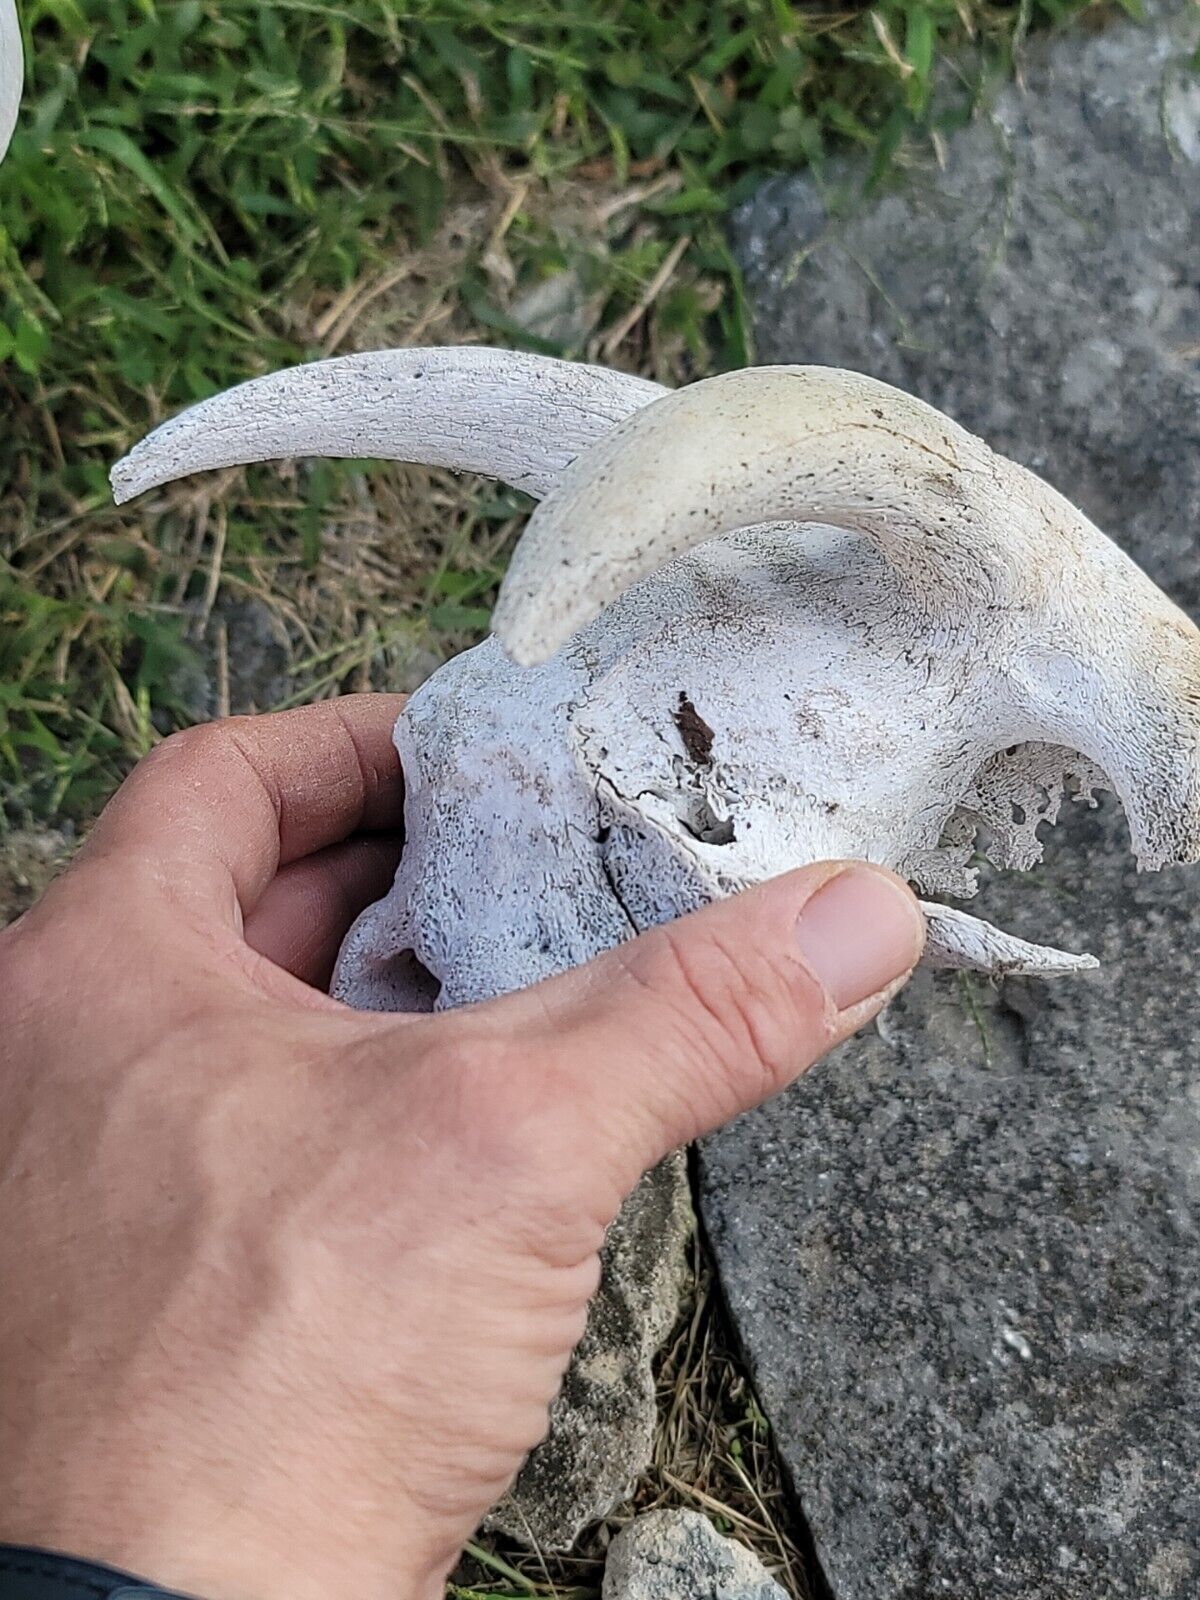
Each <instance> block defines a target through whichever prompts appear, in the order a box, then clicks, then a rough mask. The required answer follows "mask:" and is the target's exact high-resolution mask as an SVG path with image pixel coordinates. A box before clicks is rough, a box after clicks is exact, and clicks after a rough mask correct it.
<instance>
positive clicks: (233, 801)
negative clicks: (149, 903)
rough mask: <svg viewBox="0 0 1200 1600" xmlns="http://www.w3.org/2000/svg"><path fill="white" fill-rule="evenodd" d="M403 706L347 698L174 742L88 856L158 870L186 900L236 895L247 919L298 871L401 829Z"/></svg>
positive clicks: (132, 784)
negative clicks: (359, 838) (397, 735)
mask: <svg viewBox="0 0 1200 1600" xmlns="http://www.w3.org/2000/svg"><path fill="white" fill-rule="evenodd" d="M404 701H405V696H403V695H393V694H356V695H346V696H343V697H342V698H341V699H338V700H325V701H322V702H321V703H320V704H318V705H312V706H303V707H301V708H300V709H298V710H296V711H279V712H275V713H273V714H271V715H268V716H261V717H229V718H226V719H224V720H222V721H220V722H207V723H203V724H201V725H200V726H199V727H196V728H189V729H187V730H185V731H184V732H183V733H177V734H174V735H172V737H171V738H169V739H165V740H164V741H163V743H162V744H161V745H159V746H158V748H157V749H156V750H154V751H153V752H152V753H151V754H150V755H149V756H147V757H146V758H145V760H144V761H142V762H140V763H139V765H138V766H136V767H135V768H134V770H133V772H132V773H131V774H130V775H129V777H128V778H127V779H126V780H125V782H124V784H123V785H122V786H121V788H120V789H119V790H118V791H117V793H116V795H115V796H114V798H113V799H112V800H111V801H110V803H109V805H108V807H107V809H106V810H105V811H104V813H103V815H102V816H101V817H100V820H99V822H97V824H96V826H95V828H94V829H93V831H92V836H91V839H90V840H89V842H88V847H87V853H88V854H89V855H90V856H92V857H97V856H105V857H124V858H126V859H128V860H130V861H134V860H139V861H143V862H146V861H149V862H151V863H152V864H154V865H156V866H159V867H161V868H162V870H164V872H166V873H168V874H169V875H170V877H171V880H172V882H173V884H174V886H175V887H176V888H181V889H184V890H185V891H192V892H199V893H201V894H204V895H206V896H208V897H210V898H211V897H213V896H216V897H217V898H219V899H220V900H222V901H223V902H225V903H226V905H229V903H230V899H231V894H232V897H235V898H236V903H237V905H238V906H239V907H240V909H241V912H242V915H243V916H245V915H246V914H248V913H249V912H250V911H251V910H253V908H254V906H255V905H256V904H257V903H258V900H259V899H260V897H261V896H262V893H263V891H264V890H265V889H266V887H267V885H268V884H269V883H270V882H271V880H272V878H274V876H275V874H276V872H277V871H278V870H279V868H280V867H281V866H285V865H286V864H287V863H288V862H289V861H295V860H297V859H298V858H299V857H301V856H306V855H311V854H312V852H313V851H315V850H321V849H324V848H325V847H326V846H327V845H331V844H337V843H338V841H339V840H341V839H345V838H346V837H347V836H348V835H349V834H351V833H356V832H359V831H360V830H364V829H365V830H375V829H383V828H386V829H398V828H399V827H400V826H401V824H402V820H403V808H404V781H403V774H402V772H401V770H400V758H399V756H398V755H397V754H396V749H395V746H394V745H393V743H392V730H393V728H394V727H395V723H396V718H397V717H398V716H399V714H400V711H401V708H402V707H403V705H404ZM230 909H232V907H231V906H230Z"/></svg>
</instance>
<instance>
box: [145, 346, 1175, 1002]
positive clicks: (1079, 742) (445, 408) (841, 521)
mask: <svg viewBox="0 0 1200 1600" xmlns="http://www.w3.org/2000/svg"><path fill="white" fill-rule="evenodd" d="M303 454H309V455H343V456H380V457H388V458H392V459H396V460H403V461H413V462H423V463H427V464H434V465H440V466H449V467H456V468H461V469H466V470H472V471H477V472H483V473H487V474H489V475H491V476H494V477H497V478H502V479H504V480H505V481H506V482H508V483H510V484H513V485H514V486H516V487H518V488H521V489H525V490H528V491H529V492H530V493H531V494H533V495H534V496H535V497H538V498H541V500H542V504H541V505H540V506H539V507H538V508H537V510H536V511H535V513H534V515H533V517H532V519H531V521H530V523H529V526H528V528H527V530H526V532H525V535H524V537H523V539H522V541H521V543H520V546H519V548H518V550H517V552H516V554H515V556H514V558H513V562H512V565H511V568H510V570H509V573H508V577H507V579H506V581H505V584H504V587H503V590H502V594H501V598H500V602H499V604H498V606H497V609H496V615H495V628H496V637H495V638H492V639H489V640H488V641H487V642H486V643H484V644H482V645H480V646H479V647H478V648H476V649H474V650H470V651H468V652H466V653H465V654H464V655H461V656H459V657H458V658H457V659H456V660H453V661H451V662H449V663H447V664H446V665H445V666H444V667H442V668H441V669H440V670H439V671H438V672H436V673H435V674H434V675H433V677H432V678H430V679H429V681H428V682H427V683H426V684H425V685H424V686H423V687H422V688H421V689H420V690H419V691H418V692H417V693H416V694H415V695H414V696H413V698H412V700H411V701H410V703H409V705H408V707H407V709H406V711H405V712H404V714H403V716H402V717H401V718H400V722H399V724H398V726H397V730H396V741H397V745H398V748H399V750H400V754H401V757H402V759H403V763H404V769H405V773H406V780H407V785H408V795H407V805H406V827H407V844H406V848H405V854H404V860H403V862H402V864H401V867H400V870H399V873H398V875H397V878H396V882H395V885H394V887H393V889H392V891H391V893H390V894H389V895H388V896H387V897H386V899H384V900H382V901H381V902H379V904H377V905H376V906H374V907H372V908H371V909H369V910H368V911H367V912H366V913H365V914H364V915H363V916H362V917H361V918H360V920H359V921H358V923H357V924H356V926H355V928H354V929H353V931H352V932H351V934H350V935H349V937H348V939H347V941H346V944H345V947H344V949H343V952H342V956H341V960H340V962H339V967H338V973H337V976H336V979H335V992H337V993H339V994H340V995H341V996H342V997H343V998H345V999H346V1000H348V1001H349V1002H350V1003H352V1004H354V1005H358V1006H364V1007H373V1008H378V1009H428V1008H429V1007H431V1006H433V1005H434V1004H437V1005H438V1006H445V1005H457V1004H462V1003H464V1002H467V1001H471V1000H476V999H480V998H483V997H485V996H488V995H491V994H493V993H496V992H499V991H503V990H506V989H512V988H516V987H519V986H522V985H524V984H528V983H532V982H534V981H536V980H537V979H539V978H542V977H545V976H548V975H549V974H551V973H553V972H557V971H560V970H562V969H563V968H565V967H567V966H571V965H574V964H576V963H578V962H582V961H585V960H587V959H588V958H589V957H591V956H593V955H595V954H596V953H598V952H599V951H600V950H602V949H605V948H606V947H608V946H611V945H613V944H615V943H617V942H619V941H620V940H622V939H625V938H628V937H629V936H630V935H631V934H632V933H634V932H636V931H637V930H639V929H642V928H646V927H648V926H650V925H652V924H654V923H657V922H661V921H663V920H665V919H667V918H670V917H673V916H677V915H679V914H681V913H683V912H685V911H688V910H691V909H693V908H695V907H697V906H700V905H702V904H704V903H705V902H707V901H709V900H711V899H713V898H714V897H717V896H720V895H725V894H729V893H731V892H734V891H736V890H737V889H739V888H742V887H744V886H745V885H747V884H749V883H753V882H757V881H759V880H761V879H763V878H765V877H767V876H769V875H772V874H775V873H779V872H782V871H784V870H786V869H787V868H790V867H794V866H797V865H800V864H802V863H805V862H809V861H813V860H818V859H824V858H828V857H866V858H869V859H870V860H873V861H878V862H884V863H886V864H887V865H889V866H891V867H894V868H895V869H896V870H897V871H898V872H900V873H901V874H903V875H904V876H906V877H907V878H909V879H910V880H911V881H912V882H913V883H915V884H916V885H917V886H918V888H919V889H920V890H922V891H923V892H924V893H927V894H946V895H950V896H959V897H965V896H968V895H970V894H972V893H974V891H975V875H974V873H973V872H972V870H971V868H970V866H969V864H968V863H969V860H970V856H971V850H972V844H973V841H974V837H975V833H976V830H977V828H978V827H979V825H980V824H983V825H984V826H985V831H986V835H987V848H988V853H989V855H990V856H991V858H992V859H993V860H994V861H995V862H997V864H999V865H1001V866H1007V867H1020V868H1024V867H1029V866H1031V865H1033V864H1034V863H1035V862H1036V861H1037V860H1038V859H1039V857H1040V854H1041V847H1040V844H1039V842H1038V839H1037V828H1038V825H1039V824H1040V823H1041V822H1043V821H1049V822H1052V821H1054V820H1055V818H1056V816H1057V813H1058V810H1059V806H1060V804H1061V802H1062V799H1063V796H1064V793H1066V792H1068V790H1070V789H1072V788H1074V789H1076V790H1077V791H1078V792H1079V793H1080V794H1081V795H1082V796H1083V797H1084V798H1087V797H1089V796H1090V794H1091V792H1092V790H1093V788H1095V787H1101V786H1103V787H1107V788H1111V789H1114V790H1115V791H1116V793H1117V794H1118V795H1119V797H1120V799H1121V801H1122V803H1123V804H1124V807H1125V811H1126V814H1127V816H1128V819H1129V825H1130V832H1131V837H1132V843H1133V848H1134V851H1135V853H1136V855H1137V857H1138V860H1139V862H1140V864H1141V865H1143V866H1145V867H1148V868H1158V867H1162V866H1165V865H1168V864H1170V863H1174V862H1195V861H1197V860H1198V859H1200V631H1198V630H1197V629H1196V627H1195V626H1194V625H1193V623H1192V622H1191V621H1189V619H1188V618H1187V617H1186V616H1185V615H1184V614H1183V613H1182V612H1181V611H1180V610H1179V609H1178V608H1177V607H1175V606H1174V605H1173V604H1172V603H1171V602H1170V601H1169V600H1168V599H1167V597H1166V596H1165V595H1164V594H1163V593H1162V592H1161V591H1160V590H1159V589H1157V588H1156V587H1155V585H1154V584H1153V583H1151V581H1150V580H1149V579H1148V578H1147V577H1146V576H1145V574H1144V573H1142V572H1141V571H1140V570H1139V569H1138V568H1137V567H1136V566H1135V565H1134V564H1133V562H1132V561H1130V560H1129V559H1128V558H1127V557H1126V556H1125V555H1123V554H1122V553H1121V551H1119V550H1118V549H1117V547H1116V546H1115V545H1114V544H1112V543H1111V542H1110V541H1109V540H1108V539H1107V538H1105V536H1104V535H1103V534H1102V533H1100V532H1099V530H1098V529H1097V528H1095V527H1094V526H1093V525H1092V524H1091V523H1090V522H1089V521H1088V520H1087V518H1086V517H1084V516H1083V514H1082V513H1081V512H1079V511H1078V510H1077V509H1076V508H1075V507H1074V506H1072V505H1071V504H1070V503H1069V502H1068V501H1067V500H1065V499H1064V498H1063V497H1062V496H1061V495H1059V494H1058V493H1056V492H1055V491H1054V490H1053V489H1051V488H1050V487H1049V486H1048V485H1047V484H1045V483H1043V482H1042V481H1041V480H1040V479H1038V478H1036V477H1035V476H1034V475H1033V474H1032V473H1030V472H1027V471H1026V470H1025V469H1024V468H1021V467H1019V466H1016V465H1015V464H1013V463H1012V462H1010V461H1006V460H1004V459H1003V458H1001V457H999V456H996V455H995V454H993V452H992V451H991V450H989V449H988V447H987V446H986V445H985V444H983V443H982V442H981V441H980V440H979V439H976V438H974V437H973V436H972V435H970V434H968V433H967V432H965V431H964V430H963V429H962V428H960V427H958V426H957V425H956V424H955V423H953V422H951V421H950V420H949V419H948V418H947V417H945V416H943V415H942V414H941V413H940V412H938V411H935V410H934V409H933V408H932V407H930V406H927V405H925V404H923V403H922V402H920V401H918V400H915V399H913V398H911V397H910V396H908V395H905V394H903V393H901V392H900V391H898V390H896V389H893V388H891V387H890V386H888V385H886V384H883V383H879V382H877V381H875V380H874V379H871V378H867V377H864V376H862V375H860V374H857V373H852V372H842V371H838V370H835V369H830V368H820V367H774V368H756V369H750V370H747V371H744V372H735V373H731V374H728V375H726V376H723V377H717V378H712V379H708V380H706V381H704V382H701V383H697V384H694V385H692V386H691V387H689V388H686V389H683V390H679V391H676V392H670V391H667V390H664V389H662V388H660V387H659V386H658V385H655V384H651V383H647V382H645V381H643V380H641V379H637V378H632V377H628V376H625V375H623V374H620V373H615V372H608V371H604V370H601V369H598V368H594V367H587V366H581V365H572V364H568V363H564V362H558V361H552V360H548V359H544V358H540V357H534V356H529V355H517V354H512V353H508V352H503V351H496V350H487V349H475V348H464V349H457V350H404V351H393V352H380V353H377V354H371V355H362V356H351V357H346V358H343V359H339V360H333V361H324V362H317V363H314V364H312V365H310V366H306V367H300V368H296V369H293V370H291V371H287V372H282V373H279V374H276V375H274V376H271V377H266V378H261V379H256V380H254V381H253V382H250V383H247V384H243V385H242V386H241V387H239V388H237V389H234V390H231V391H229V392H227V393H225V394H222V395H218V396H216V397H214V398H213V399H212V400H208V401H205V402H203V403H202V404H201V405H198V406H196V407H194V408H193V409H192V410H190V411H188V412H186V413H184V414H183V415H182V416H180V417H178V418H176V419H175V420H174V421H172V422H169V423H167V424H166V425H165V426H163V427H161V428H159V429H158V430H157V431H156V432H155V433H153V434H152V435H151V436H150V437H149V438H148V439H147V440H145V441H144V442H143V443H142V444H140V445H139V446H138V447H137V448H136V449H135V450H134V451H133V452H132V453H131V454H130V455H129V456H128V457H127V458H126V459H125V460H124V461H122V462H121V463H119V465H118V466H117V467H116V468H115V469H114V472H113V483H114V488H115V491H116V494H117V498H118V500H121V501H124V500H128V499H129V498H131V497H132V496H133V495H136V494H140V493H142V492H143V491H145V490H147V489H150V488H153V487H155V486H156V485H160V484H163V483H166V482H168V481H170V480H171V479H174V478H177V477H181V476H183V475H185V474H187V473H191V472H196V471H200V470H202V469H207V468H214V467H226V466H230V465H234V464H237V463H242V462H248V461H261V460H266V459H271V458H275V457H280V456H289V455H303ZM925 910H926V915H927V918H928V922H929V934H930V938H929V947H928V953H927V959H928V960H929V961H930V962H932V963H934V964H937V965H942V966H957V967H970V968H975V969H978V970H981V971H985V972H1020V973H1028V974H1053V973H1070V972H1077V971H1080V970H1082V969H1084V968H1086V967H1089V966H1093V965H1094V964H1095V963H1094V962H1093V960H1092V958H1091V957H1088V956H1077V955H1070V954H1067V953H1066V952H1064V951H1060V950H1055V949H1052V948H1048V947H1044V946H1040V945H1032V944H1029V943H1026V942H1025V941H1023V940H1020V939H1017V938H1015V937H1014V936H1012V935H1010V934H1007V933H1004V932H1002V931H1001V930H999V929H997V928H995V927H993V926H991V925H990V924H989V923H987V922H984V921H981V920H980V919H978V918H976V917H973V916H969V915H968V914H967V913H965V912H963V911H960V910H958V909H955V908H951V907H946V906H942V905H936V904H928V903H927V904H926V905H925Z"/></svg>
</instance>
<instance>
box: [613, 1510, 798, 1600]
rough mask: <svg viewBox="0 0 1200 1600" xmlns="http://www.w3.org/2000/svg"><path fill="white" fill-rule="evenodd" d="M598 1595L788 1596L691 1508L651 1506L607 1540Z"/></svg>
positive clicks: (660, 1598) (640, 1598)
mask: <svg viewBox="0 0 1200 1600" xmlns="http://www.w3.org/2000/svg"><path fill="white" fill-rule="evenodd" d="M601 1596H602V1600H788V1597H787V1591H786V1590H784V1589H781V1588H780V1587H779V1585H778V1584H777V1583H776V1582H775V1580H774V1579H773V1578H772V1577H771V1575H770V1573H769V1572H768V1571H767V1569H766V1568H765V1567H764V1566H763V1564H762V1562H761V1561H760V1560H759V1559H758V1557H757V1556H756V1555H755V1554H754V1553H753V1552H752V1551H750V1550H747V1549H746V1547H745V1545H741V1544H735V1543H734V1541H733V1540H732V1539H723V1538H722V1537H721V1535H720V1534H719V1533H718V1532H717V1531H716V1529H715V1528H714V1527H713V1525H712V1523H711V1522H709V1520H708V1518H707V1517H702V1516H700V1515H699V1514H698V1513H697V1512H695V1511H654V1512H651V1514H650V1515H649V1516H645V1517H638V1519H637V1520H636V1521H635V1522H631V1523H630V1524H629V1526H628V1527H627V1528H624V1529H622V1531H621V1532H620V1533H619V1534H618V1535H617V1537H616V1538H615V1539H614V1540H613V1542H612V1544H611V1546H610V1547H609V1552H608V1560H607V1562H606V1563H605V1567H604V1586H603V1588H602V1590H601Z"/></svg>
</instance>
